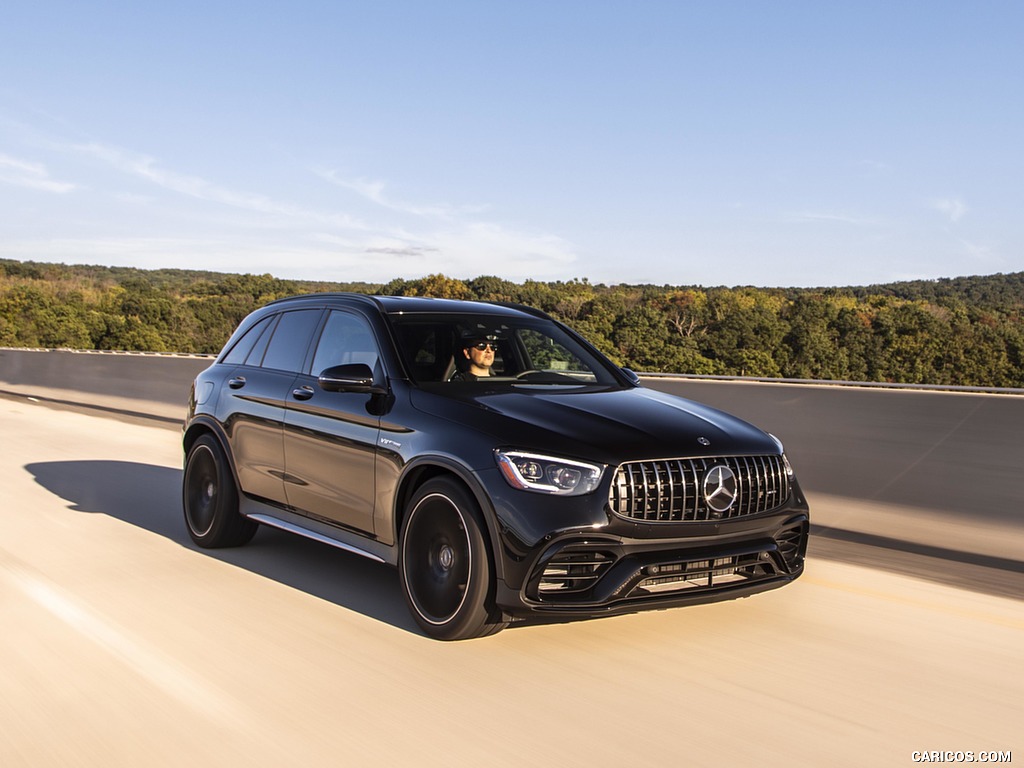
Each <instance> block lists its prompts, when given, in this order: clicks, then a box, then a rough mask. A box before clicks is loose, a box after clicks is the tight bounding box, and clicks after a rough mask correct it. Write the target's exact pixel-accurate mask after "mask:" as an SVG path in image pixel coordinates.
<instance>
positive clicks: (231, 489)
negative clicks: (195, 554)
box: [182, 435, 259, 548]
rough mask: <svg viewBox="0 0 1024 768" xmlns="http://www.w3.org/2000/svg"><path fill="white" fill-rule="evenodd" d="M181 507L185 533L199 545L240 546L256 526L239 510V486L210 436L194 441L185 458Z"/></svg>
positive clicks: (252, 533) (211, 546)
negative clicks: (185, 528)
mask: <svg viewBox="0 0 1024 768" xmlns="http://www.w3.org/2000/svg"><path fill="white" fill-rule="evenodd" d="M182 506H183V507H184V511H185V526H186V527H187V528H188V535H189V536H191V537H192V541H194V542H195V543H196V544H198V545H199V546H200V547H206V548H215V547H237V546H240V545H242V544H245V543H246V542H248V541H249V540H250V539H251V538H252V537H253V535H255V533H256V529H257V528H258V527H259V525H258V523H256V522H254V521H252V520H248V519H247V518H244V517H242V516H241V515H240V514H239V513H238V489H237V488H236V487H235V479H234V477H233V476H232V474H231V467H230V466H229V465H228V462H227V459H226V457H225V456H224V451H223V449H222V448H221V447H220V443H218V442H217V440H216V439H214V438H213V437H212V436H211V435H203V436H202V437H200V438H199V439H198V440H196V442H195V444H194V445H193V446H192V449H191V450H190V451H189V453H188V458H187V459H186V460H185V480H184V482H183V483H182Z"/></svg>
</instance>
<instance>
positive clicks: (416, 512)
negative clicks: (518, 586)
mask: <svg viewBox="0 0 1024 768" xmlns="http://www.w3.org/2000/svg"><path fill="white" fill-rule="evenodd" d="M406 510H407V511H406V515H405V519H404V521H403V523H402V532H401V542H400V545H401V549H400V552H399V563H398V570H399V574H400V578H401V582H402V592H403V593H404V595H405V599H406V602H407V603H408V605H409V609H410V611H411V612H412V615H413V617H414V618H415V619H416V622H417V624H419V626H420V628H421V629H422V630H423V631H424V632H425V633H426V634H427V635H429V636H430V637H433V638H436V639H438V640H465V639H468V638H472V637H483V636H484V635H490V634H493V633H495V632H498V631H499V630H501V629H503V628H504V627H505V626H506V624H505V623H502V622H501V621H500V618H498V613H497V611H496V610H495V609H494V606H493V597H494V575H493V574H494V569H493V567H492V565H491V558H490V554H489V551H488V547H487V543H486V540H485V538H484V528H483V520H482V517H481V514H480V510H479V506H478V505H477V504H476V502H475V501H474V500H473V498H472V497H471V496H470V494H469V492H468V491H467V490H466V489H465V488H464V487H463V486H462V485H461V484H460V483H458V482H456V481H455V480H453V479H451V478H435V479H433V480H430V481H429V482H427V483H425V484H424V485H423V486H422V487H421V488H420V489H419V490H418V491H417V492H416V494H415V495H414V496H413V497H412V499H411V500H410V501H409V504H408V506H407V508H406Z"/></svg>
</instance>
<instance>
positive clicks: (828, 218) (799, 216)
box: [787, 211, 878, 227]
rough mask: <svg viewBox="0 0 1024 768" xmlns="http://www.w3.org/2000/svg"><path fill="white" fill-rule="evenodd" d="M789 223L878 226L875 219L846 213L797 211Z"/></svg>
mask: <svg viewBox="0 0 1024 768" xmlns="http://www.w3.org/2000/svg"><path fill="white" fill-rule="evenodd" d="M787 218H788V219H789V221H794V222H798V223H799V222H808V223H810V222H831V223H836V224H850V225H852V226H856V227H869V226H875V225H876V224H878V220H877V219H872V218H870V217H867V216H854V215H851V214H848V213H830V212H825V211H798V212H796V213H792V214H790V215H789V216H788V217H787Z"/></svg>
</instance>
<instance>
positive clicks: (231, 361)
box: [224, 316, 273, 365]
mask: <svg viewBox="0 0 1024 768" xmlns="http://www.w3.org/2000/svg"><path fill="white" fill-rule="evenodd" d="M272 319H273V316H271V317H265V318H263V319H262V320H260V321H259V322H258V323H256V325H254V326H253V327H252V328H250V329H249V330H248V331H246V332H245V335H244V336H243V337H242V338H240V339H239V340H238V343H237V344H235V346H233V347H232V348H231V351H230V352H228V353H227V354H226V355H224V363H225V364H227V365H241V364H242V363H244V362H245V359H246V358H247V357H248V356H249V353H250V352H252V349H253V347H255V346H256V342H258V341H259V340H260V337H261V336H263V335H264V334H265V333H266V331H267V327H268V326H269V325H270V321H271V320H272ZM268 338H269V337H268ZM263 346H266V341H265V340H264V344H263Z"/></svg>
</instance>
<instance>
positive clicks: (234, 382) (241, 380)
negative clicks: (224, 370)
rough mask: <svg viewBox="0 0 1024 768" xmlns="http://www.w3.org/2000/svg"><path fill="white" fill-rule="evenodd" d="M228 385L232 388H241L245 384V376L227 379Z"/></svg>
mask: <svg viewBox="0 0 1024 768" xmlns="http://www.w3.org/2000/svg"><path fill="white" fill-rule="evenodd" d="M228 386H229V387H231V388H232V389H241V388H242V387H244V386H245V376H236V377H235V378H233V379H228Z"/></svg>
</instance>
